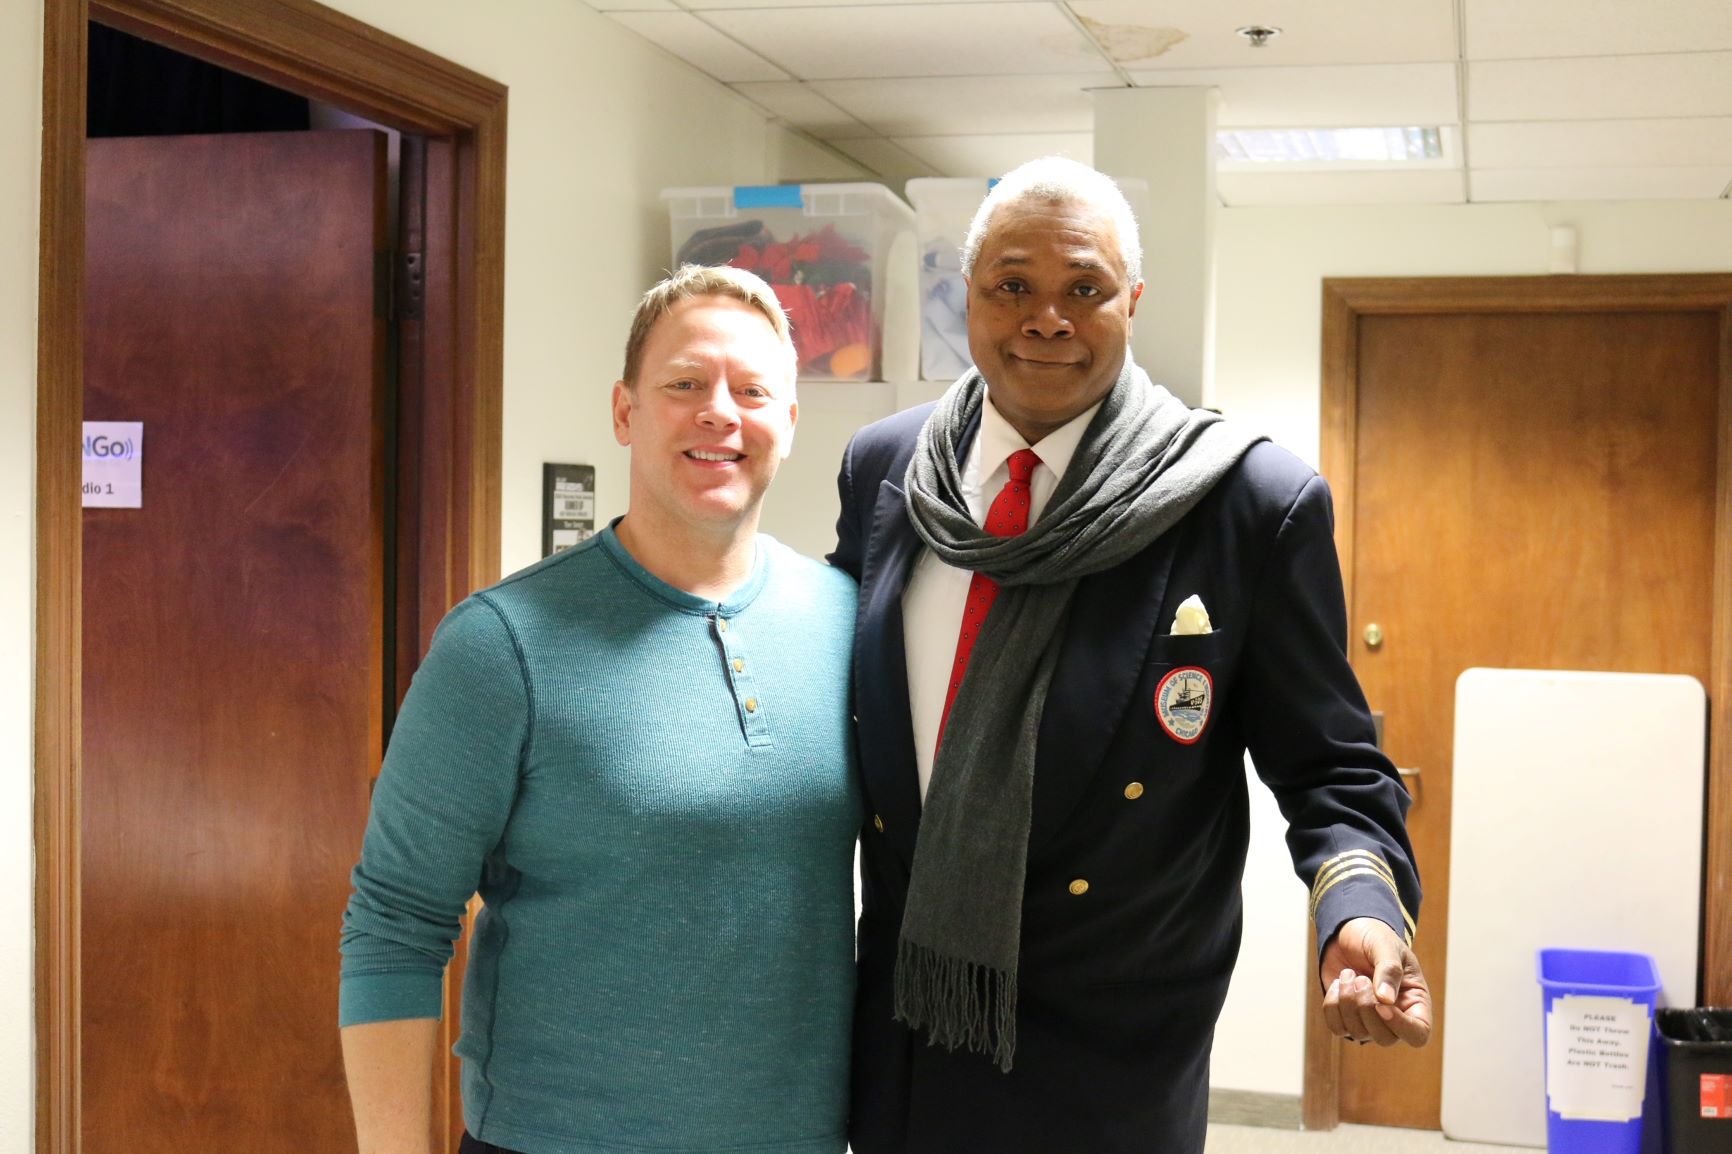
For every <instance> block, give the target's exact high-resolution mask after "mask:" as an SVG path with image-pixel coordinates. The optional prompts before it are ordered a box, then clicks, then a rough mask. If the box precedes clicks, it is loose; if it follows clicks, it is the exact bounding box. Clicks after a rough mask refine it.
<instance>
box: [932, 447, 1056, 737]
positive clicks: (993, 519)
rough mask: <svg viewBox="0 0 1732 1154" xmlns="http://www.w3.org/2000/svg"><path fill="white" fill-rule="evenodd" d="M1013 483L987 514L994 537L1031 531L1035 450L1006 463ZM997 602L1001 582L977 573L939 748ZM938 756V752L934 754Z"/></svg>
mask: <svg viewBox="0 0 1732 1154" xmlns="http://www.w3.org/2000/svg"><path fill="white" fill-rule="evenodd" d="M1006 464H1007V465H1008V466H1009V467H1010V480H1008V481H1006V482H1005V483H1004V488H1002V489H1000V490H999V491H998V496H996V497H994V498H993V500H992V508H990V509H988V510H987V511H986V524H985V525H984V526H983V528H984V529H985V530H986V531H987V532H988V533H991V534H992V535H993V536H994V537H1015V536H1018V535H1020V534H1021V533H1023V532H1024V531H1025V530H1027V528H1028V502H1029V487H1028V479H1029V478H1030V477H1032V476H1034V467H1035V466H1036V465H1038V464H1040V458H1039V457H1037V456H1035V454H1034V450H1033V449H1018V450H1017V451H1016V452H1014V453H1012V454H1011V455H1010V460H1009V461H1007V462H1006ZM997 598H998V582H996V581H994V580H993V579H992V578H990V577H988V576H987V575H986V574H984V573H976V574H975V575H974V579H973V580H972V581H970V582H969V583H968V603H967V605H966V606H964V608H963V610H962V631H961V632H960V633H958V634H957V636H956V660H955V661H954V662H953V663H952V664H951V667H950V688H949V690H947V691H946V692H945V694H944V715H943V716H942V717H941V718H939V721H938V744H939V745H942V744H943V743H944V727H945V726H946V725H948V724H949V723H950V707H951V705H952V704H954V703H955V701H956V691H957V690H958V689H959V688H961V686H962V675H963V674H964V673H966V672H968V657H969V654H971V653H973V652H974V642H975V639H976V638H978V637H979V636H980V628H981V626H983V625H985V624H986V615H987V613H988V612H990V611H991V609H992V603H993V601H994V600H996V599H997ZM934 755H935V756H936V751H935V754H934Z"/></svg>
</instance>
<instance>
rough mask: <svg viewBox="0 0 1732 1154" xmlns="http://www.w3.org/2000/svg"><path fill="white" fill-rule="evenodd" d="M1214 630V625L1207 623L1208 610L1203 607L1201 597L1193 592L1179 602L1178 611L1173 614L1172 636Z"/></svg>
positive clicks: (1211, 631)
mask: <svg viewBox="0 0 1732 1154" xmlns="http://www.w3.org/2000/svg"><path fill="white" fill-rule="evenodd" d="M1214 630H1215V627H1214V626H1213V625H1211V624H1210V623H1209V611H1208V610H1207V609H1205V608H1203V599H1202V598H1201V597H1199V596H1197V595H1196V594H1195V593H1193V594H1191V595H1190V596H1189V597H1187V598H1185V599H1184V600H1183V601H1181V602H1179V611H1178V612H1177V613H1175V614H1173V628H1172V630H1171V632H1172V635H1173V636H1175V637H1178V636H1186V635H1189V634H1193V633H1213V632H1214Z"/></svg>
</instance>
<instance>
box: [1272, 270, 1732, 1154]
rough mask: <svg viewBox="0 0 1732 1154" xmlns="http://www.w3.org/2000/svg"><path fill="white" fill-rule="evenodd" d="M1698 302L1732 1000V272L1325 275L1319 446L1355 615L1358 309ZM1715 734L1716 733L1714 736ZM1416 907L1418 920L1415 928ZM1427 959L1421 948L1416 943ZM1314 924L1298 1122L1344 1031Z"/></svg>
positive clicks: (1717, 791) (1713, 798) (1322, 1089)
mask: <svg viewBox="0 0 1732 1154" xmlns="http://www.w3.org/2000/svg"><path fill="white" fill-rule="evenodd" d="M1584 312H1705V313H1712V314H1714V315H1716V316H1717V317H1718V318H1719V325H1720V346H1719V348H1720V407H1719V414H1720V416H1719V429H1720V441H1719V448H1718V464H1717V466H1716V473H1717V481H1716V488H1715V497H1714V507H1715V514H1714V591H1713V606H1714V608H1713V620H1712V623H1711V626H1710V627H1711V628H1712V630H1713V634H1712V637H1713V641H1712V650H1711V653H1710V657H1709V670H1710V672H1709V684H1708V685H1706V686H1704V688H1705V689H1706V690H1707V691H1708V700H1709V702H1710V708H1709V718H1708V724H1709V729H1708V732H1709V755H1708V810H1707V825H1708V837H1707V847H1708V849H1707V859H1706V860H1705V861H1704V862H1703V870H1704V877H1705V883H1706V890H1705V892H1706V899H1705V908H1704V914H1703V926H1702V939H1703V941H1702V944H1703V954H1702V981H1703V990H1702V995H1703V998H1704V999H1705V1004H1707V1005H1732V741H1728V740H1727V739H1726V735H1728V734H1732V275H1724V274H1718V273H1709V274H1676V275H1641V276H1542V277H1403V278H1384V277H1377V278H1369V277H1368V278H1326V279H1325V280H1324V281H1323V369H1322V428H1321V449H1322V464H1323V475H1324V476H1325V477H1327V478H1328V479H1329V484H1330V486H1331V488H1333V489H1334V491H1335V546H1336V549H1337V551H1338V552H1339V553H1340V555H1341V571H1342V579H1343V581H1344V582H1345V584H1346V590H1347V610H1348V620H1350V621H1351V620H1353V619H1354V618H1353V548H1354V524H1353V519H1354V506H1353V497H1354V480H1355V478H1354V467H1355V462H1356V461H1357V459H1358V456H1357V450H1358V444H1357V440H1358V429H1359V421H1358V411H1359V318H1360V317H1363V316H1404V315H1405V316H1412V315H1421V314H1432V315H1434V314H1460V313H1584ZM1716 736H1718V738H1719V739H1718V740H1716ZM1423 925H1424V923H1423V919H1422V921H1421V927H1422V931H1423ZM1420 958H1421V960H1422V961H1423V960H1424V948H1423V945H1422V946H1421V947H1420ZM1317 990H1318V982H1317V950H1316V947H1315V940H1314V936H1313V944H1312V948H1311V950H1310V956H1309V966H1308V973H1307V975H1306V988H1305V999H1306V1005H1307V1011H1306V1018H1305V1076H1304V1077H1305V1080H1304V1124H1305V1127H1306V1128H1307V1129H1330V1128H1332V1127H1334V1126H1335V1125H1336V1124H1337V1122H1338V1121H1339V1118H1340V1109H1339V1102H1340V1098H1339V1095H1340V1043H1339V1042H1337V1041H1336V1040H1335V1039H1334V1038H1333V1037H1331V1036H1330V1034H1329V1032H1328V1030H1327V1029H1326V1028H1325V1027H1324V1025H1323V1014H1322V1006H1321V1001H1320V999H1319V998H1318V996H1317Z"/></svg>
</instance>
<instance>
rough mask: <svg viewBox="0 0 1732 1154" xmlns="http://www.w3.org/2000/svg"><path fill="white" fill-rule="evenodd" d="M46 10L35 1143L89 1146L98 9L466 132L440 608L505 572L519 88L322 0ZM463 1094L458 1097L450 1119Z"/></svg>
mask: <svg viewBox="0 0 1732 1154" xmlns="http://www.w3.org/2000/svg"><path fill="white" fill-rule="evenodd" d="M44 7H45V29H44V33H45V36H44V46H43V63H42V76H43V105H42V207H41V233H40V245H41V248H40V254H39V259H40V268H39V277H40V280H39V289H38V293H39V296H38V314H37V315H38V320H37V377H36V399H37V403H36V462H37V464H36V617H35V619H36V646H35V648H36V653H35V680H34V684H35V730H34V756H33V760H34V831H33V837H34V842H35V860H36V881H35V893H34V916H33V922H34V929H35V935H34V936H35V983H36V991H35V994H36V1047H35V1051H36V1145H35V1150H36V1152H37V1154H77V1152H78V1150H79V1149H80V1146H81V1141H82V1138H81V1127H80V1119H79V1094H80V1087H79V1067H80V1049H79V1047H80V1036H79V1014H80V1004H79V886H80V881H79V864H80V858H79V854H80V848H79V823H80V812H79V781H80V762H79V757H80V748H79V746H80V725H81V717H80V693H81V689H80V677H81V669H80V645H81V621H80V598H81V595H82V594H81V580H82V575H81V569H82V552H83V537H82V511H81V499H80V494H79V478H80V473H81V470H82V457H81V453H80V450H79V448H78V443H79V440H80V436H79V434H80V430H81V422H82V421H83V409H84V398H83V391H84V348H83V341H84V308H83V291H84V180H85V170H84V138H85V89H86V83H87V77H86V71H87V67H88V39H87V33H86V30H87V26H88V23H89V21H90V20H92V19H94V20H97V21H98V22H100V23H102V24H106V25H110V26H112V27H115V28H119V29H122V30H124V31H126V32H130V33H132V34H133V35H136V36H141V37H143V38H145V39H148V40H152V41H155V42H157V43H161V44H166V45H168V46H170V47H172V48H175V49H177V50H180V51H183V52H186V53H188V54H190V55H194V56H197V57H199V58H201V59H204V60H208V61H210V62H212V63H216V64H220V65H222V66H223V67H225V68H229V69H231V70H233V71H235V72H240V73H244V74H246V75H248V76H252V77H254V78H256V79H259V80H263V81H266V82H267V83H271V84H275V85H277V86H279V87H282V88H285V89H288V90H290V91H293V92H296V93H299V94H301V95H305V96H310V97H313V98H315V99H318V100H321V101H325V102H328V103H330V104H333V105H336V106H338V107H341V108H343V109H345V110H347V111H349V112H353V113H356V114H358V115H360V116H363V117H366V118H367V119H370V120H373V121H375V122H376V123H379V124H382V125H386V126H388V127H392V128H396V129H399V130H401V131H404V132H410V133H416V134H420V135H425V136H431V137H445V138H449V139H450V140H451V141H452V142H453V144H454V145H455V150H456V166H457V181H456V189H455V200H456V212H455V253H456V259H455V262H454V268H453V288H454V293H453V296H454V301H453V308H452V311H451V314H450V315H449V317H447V318H445V319H446V321H447V322H448V324H449V326H450V330H451V331H450V336H451V340H450V342H449V347H450V348H451V361H452V363H451V365H450V369H451V374H450V379H451V380H452V381H454V382H455V385H454V388H453V390H452V395H451V396H450V397H449V398H447V399H446V400H447V403H448V405H449V411H448V413H446V414H444V416H445V418H446V423H445V425H444V426H443V427H445V428H448V429H449V430H450V436H449V438H447V439H442V440H441V442H440V443H439V444H437V445H432V446H428V454H429V457H430V458H440V457H442V458H443V461H442V462H438V464H437V465H436V467H437V468H440V469H441V470H443V472H444V474H445V477H444V481H445V483H443V484H441V485H437V486H431V487H430V488H432V489H433V490H434V491H435V492H436V494H437V501H436V502H435V501H429V502H427V503H424V504H423V506H422V508H421V510H420V517H421V526H422V531H423V533H424V534H429V533H430V534H433V537H432V538H431V539H432V540H433V541H434V542H435V543H436V544H437V545H440V546H441V548H440V549H439V553H440V554H442V556H443V558H444V561H445V564H444V566H443V567H442V568H441V567H439V566H423V567H422V569H421V571H420V574H419V581H420V587H421V590H422V593H423V603H426V602H427V601H428V600H429V599H430V600H432V601H434V602H436V603H438V604H441V605H445V606H449V605H451V604H454V603H455V602H456V601H457V600H458V599H459V598H461V597H462V596H463V595H464V594H466V593H467V592H468V591H469V590H471V589H474V588H476V587H478V586H481V585H484V584H487V583H489V582H491V581H493V580H495V579H497V577H498V576H499V534H500V432H501V410H502V393H503V386H504V321H505V278H504V261H505V128H506V89H505V87H504V86H503V85H501V84H499V83H497V82H495V81H493V80H490V79H488V78H487V77H484V76H481V75H479V74H477V73H475V72H471V71H469V70H468V69H465V68H462V67H459V66H457V65H455V64H452V63H450V62H449V61H446V60H443V59H441V58H439V57H437V56H434V55H433V54H431V53H429V52H427V51H425V50H423V49H421V48H417V47H416V46H414V45H412V44H409V43H407V42H406V41H403V40H399V39H397V38H396V37H393V36H388V35H386V34H385V33H382V32H380V31H378V30H376V29H373V28H370V27H368V26H367V25H365V24H362V23H361V22H359V21H357V20H354V19H352V18H350V17H348V16H345V15H343V14H341V13H339V12H335V11H333V10H331V9H329V8H325V7H323V6H322V5H319V4H316V3H313V2H312V0H45V5H44ZM430 463H432V462H430ZM369 768H371V767H369ZM334 932H335V930H334V928H333V933H334ZM334 941H335V939H334V938H333V943H334ZM333 964H335V961H334V959H333ZM332 1029H333V1031H334V1030H335V1029H336V1023H335V1022H333V1023H332ZM446 1090H447V1092H449V1080H447V1087H446ZM451 1105H452V1104H451V1103H450V1102H449V1100H448V1101H446V1102H444V1103H441V1114H442V1115H443V1116H447V1117H448V1116H449V1114H450V1108H451Z"/></svg>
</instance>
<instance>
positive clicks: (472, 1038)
mask: <svg viewBox="0 0 1732 1154" xmlns="http://www.w3.org/2000/svg"><path fill="white" fill-rule="evenodd" d="M854 599H855V590H854V586H853V582H852V581H851V580H850V579H849V578H848V577H847V576H846V575H845V574H842V573H840V572H838V571H836V570H833V569H829V568H827V567H826V566H823V565H820V564H818V563H817V562H814V561H811V560H808V559H806V558H804V557H801V556H800V555H798V554H796V553H794V552H793V551H791V550H789V549H787V548H786V547H784V546H782V545H780V544H778V543H776V542H775V541H773V540H771V539H770V538H768V537H763V536H760V537H759V538H758V541H757V550H756V560H755V563H754V567H753V570H752V575H751V577H750V578H749V579H748V580H747V582H746V584H745V585H744V586H742V587H741V588H740V589H739V590H737V591H736V592H735V593H734V594H733V595H732V596H730V597H729V598H728V599H727V600H725V601H721V602H716V601H707V600H704V599H703V598H700V597H696V596H694V595H692V594H689V593H686V592H683V591H681V590H679V589H676V588H674V587H673V586H670V585H668V584H666V583H665V582H663V581H660V580H658V579H657V578H655V577H654V576H652V575H651V574H650V573H649V572H647V571H646V570H645V569H644V568H643V567H642V566H640V565H638V564H637V562H636V561H634V560H633V559H632V557H631V555H630V554H629V553H627V552H626V550H625V548H624V547H623V546H622V545H621V544H620V542H619V539H618V537H617V536H615V534H614V532H613V530H612V528H611V527H610V528H608V529H607V530H604V531H603V532H602V533H600V534H598V535H597V536H595V537H593V538H591V539H590V540H589V541H586V542H584V543H583V544H582V545H579V546H577V547H576V548H573V549H570V550H567V551H566V552H563V553H558V554H555V555H554V556H553V557H550V558H548V559H547V560H545V561H542V562H540V563H539V564H536V565H533V566H531V567H530V568H528V569H526V570H524V571H523V572H521V573H518V574H516V575H514V576H512V577H510V578H508V579H506V580H505V581H503V582H501V583H500V584H498V585H495V586H493V587H492V588H490V589H487V590H485V591H483V592H481V593H477V594H475V595H473V596H472V597H470V598H468V599H467V600H465V601H464V602H463V603H462V604H460V605H459V606H457V608H456V609H454V610H452V612H451V613H450V615H449V616H447V617H446V619H445V621H444V622H443V623H442V624H441V625H440V627H439V630H438V632H437V634H436V636H435V637H434V640H433V645H432V649H431V651H430V652H429V653H428V655H427V659H426V660H425V661H424V662H423V663H422V665H421V667H420V669H419V670H418V671H417V672H416V674H415V679H414V683H413V685H412V686H411V687H410V690H409V694H408V697H407V698H406V700H405V701H404V703H403V708H402V711H401V712H400V713H399V715H398V718H397V722H396V725H395V728H394V731H393V733H392V736H391V744H390V749H389V752H388V753H387V754H386V757H385V764H384V767H383V769H382V770H381V771H380V775H379V781H378V785H377V787H376V789H375V792H374V796H373V810H372V816H371V819H370V821H369V823H368V827H367V835H366V841H365V844H364V847H363V849H362V853H361V860H360V864H359V865H358V866H356V868H355V871H354V878H353V880H354V891H355V892H354V895H353V897H352V898H351V899H350V902H349V908H348V912H347V913H346V915H345V917H344V926H343V935H342V954H343V965H342V995H341V1021H342V1024H343V1025H345V1026H347V1025H354V1024H358V1023H364V1022H375V1021H386V1020H393V1019H404V1018H435V1017H438V1016H439V1014H440V1009H441V991H442V974H443V971H444V967H445V964H446V962H447V961H448V960H449V958H450V956H451V943H452V940H453V939H454V937H455V936H456V934H457V931H458V919H459V918H460V917H461V916H462V914H463V912H464V908H465V904H466V903H467V902H468V900H469V898H470V896H471V894H473V893H475V892H477V891H479V893H480V894H481V896H482V898H483V899H484V901H485V903H486V904H485V908H484V909H483V910H482V912H481V914H480V915H479V917H478V918H477V919H476V923H475V927H474V935H473V939H472V945H471V947H470V954H469V968H468V973H467V976H466V978H465V982H464V992H463V1017H462V1026H463V1030H462V1038H461V1040H460V1041H459V1042H458V1044H457V1053H458V1055H459V1056H460V1057H461V1058H462V1060H463V1111H464V1119H465V1122H466V1124H467V1126H468V1128H469V1131H470V1133H472V1134H474V1135H475V1136H476V1137H477V1138H479V1139H481V1140H482V1141H485V1142H491V1143H493V1144H495V1145H498V1146H503V1147H506V1148H508V1149H512V1150H519V1151H523V1152H525V1154H616V1152H617V1154H645V1152H650V1151H658V1152H675V1151H677V1152H681V1154H698V1152H704V1154H716V1152H723V1151H726V1152H739V1154H749V1152H754V1151H763V1152H765V1154H769V1152H775V1154H836V1152H837V1151H841V1150H843V1149H844V1148H845V1146H846V1139H845V1134H846V1129H847V1110H848V1046H849V1022H850V1014H851V1010H852V1004H853V990H854V934H853V908H854V907H853V886H852V863H853V845H854V838H855V835H856V833H857V832H858V830H859V826H860V819H861V804H860V800H859V791H858V788H857V786H856V784H855V780H854V754H853V742H852V735H851V732H850V721H849V712H848V711H849V697H848V694H849V690H848V678H849V666H850V662H851V656H852V644H853V623H854Z"/></svg>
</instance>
